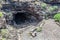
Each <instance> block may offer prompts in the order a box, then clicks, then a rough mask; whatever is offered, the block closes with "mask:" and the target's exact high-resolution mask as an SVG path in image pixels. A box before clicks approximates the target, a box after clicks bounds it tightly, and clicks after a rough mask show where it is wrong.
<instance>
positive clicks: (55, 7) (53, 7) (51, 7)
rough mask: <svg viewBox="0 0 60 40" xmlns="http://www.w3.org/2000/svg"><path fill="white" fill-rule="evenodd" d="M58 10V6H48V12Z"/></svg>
mask: <svg viewBox="0 0 60 40" xmlns="http://www.w3.org/2000/svg"><path fill="white" fill-rule="evenodd" d="M57 9H58V6H50V7H49V9H48V10H49V11H54V10H57Z"/></svg>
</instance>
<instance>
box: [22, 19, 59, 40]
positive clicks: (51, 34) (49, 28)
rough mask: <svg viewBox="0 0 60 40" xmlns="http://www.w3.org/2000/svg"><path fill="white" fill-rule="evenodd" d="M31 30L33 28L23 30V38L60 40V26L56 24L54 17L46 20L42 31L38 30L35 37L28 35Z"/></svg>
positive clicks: (24, 39) (25, 39)
mask: <svg viewBox="0 0 60 40" xmlns="http://www.w3.org/2000/svg"><path fill="white" fill-rule="evenodd" d="M30 30H32V28H29V29H27V30H26V31H25V32H23V34H22V35H21V38H22V40H60V27H59V26H58V25H57V24H55V22H54V20H53V19H49V20H46V21H45V24H44V26H43V29H42V32H38V33H37V36H36V37H34V38H32V37H30V36H28V32H29V31H30Z"/></svg>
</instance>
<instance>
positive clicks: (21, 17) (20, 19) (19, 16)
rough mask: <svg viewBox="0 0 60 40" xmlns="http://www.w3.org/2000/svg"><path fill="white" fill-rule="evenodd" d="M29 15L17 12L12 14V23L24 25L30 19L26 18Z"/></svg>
mask: <svg viewBox="0 0 60 40" xmlns="http://www.w3.org/2000/svg"><path fill="white" fill-rule="evenodd" d="M29 15H30V14H29V13H27V12H17V13H16V14H14V21H15V23H16V24H21V23H25V22H26V21H28V20H29V19H30V18H29V17H28V16H29Z"/></svg>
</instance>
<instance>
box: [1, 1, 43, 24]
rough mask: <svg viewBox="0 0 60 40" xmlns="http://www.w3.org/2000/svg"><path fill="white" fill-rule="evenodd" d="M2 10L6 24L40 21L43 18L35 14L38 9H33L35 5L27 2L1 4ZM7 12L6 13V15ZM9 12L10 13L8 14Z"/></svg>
mask: <svg viewBox="0 0 60 40" xmlns="http://www.w3.org/2000/svg"><path fill="white" fill-rule="evenodd" d="M2 10H3V11H5V12H6V14H7V15H6V16H5V18H6V22H7V24H11V25H14V24H17V25H18V24H20V23H21V22H23V23H24V22H26V21H30V20H36V21H41V20H42V19H43V18H42V17H41V19H40V15H39V14H38V13H37V12H38V11H39V10H40V9H38V8H35V5H33V4H31V3H29V2H20V3H18V2H12V3H10V4H3V7H2ZM7 12H8V13H7ZM9 12H10V13H9Z"/></svg>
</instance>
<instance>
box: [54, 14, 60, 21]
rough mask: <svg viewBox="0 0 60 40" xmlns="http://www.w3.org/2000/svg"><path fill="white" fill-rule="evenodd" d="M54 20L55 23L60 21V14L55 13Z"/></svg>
mask: <svg viewBox="0 0 60 40" xmlns="http://www.w3.org/2000/svg"><path fill="white" fill-rule="evenodd" d="M54 19H55V21H60V13H57V14H56V15H54Z"/></svg>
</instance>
